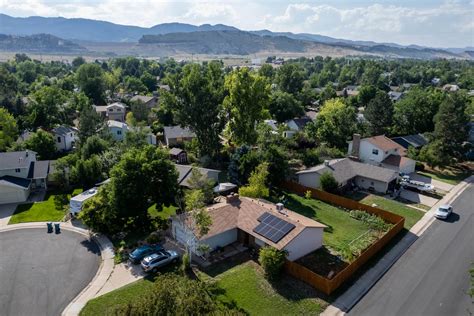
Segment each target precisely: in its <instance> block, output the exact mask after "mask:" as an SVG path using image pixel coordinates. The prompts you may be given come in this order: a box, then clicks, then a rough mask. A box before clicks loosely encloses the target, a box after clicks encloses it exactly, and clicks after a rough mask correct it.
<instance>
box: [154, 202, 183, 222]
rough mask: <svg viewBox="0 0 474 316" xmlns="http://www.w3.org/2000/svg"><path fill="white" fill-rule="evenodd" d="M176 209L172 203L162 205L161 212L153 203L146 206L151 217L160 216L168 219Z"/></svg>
mask: <svg viewBox="0 0 474 316" xmlns="http://www.w3.org/2000/svg"><path fill="white" fill-rule="evenodd" d="M176 209H177V207H176V206H174V205H170V206H163V210H162V211H161V212H158V211H157V210H156V204H153V205H152V206H150V207H149V208H148V214H150V216H151V217H152V218H155V217H161V218H162V219H168V218H170V216H172V215H175V214H176Z"/></svg>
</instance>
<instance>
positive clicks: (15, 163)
mask: <svg viewBox="0 0 474 316" xmlns="http://www.w3.org/2000/svg"><path fill="white" fill-rule="evenodd" d="M54 162H55V161H51V160H39V161H37V160H36V153H35V152H33V151H30V150H25V151H14V152H6V153H0V179H1V180H0V181H1V183H0V203H18V202H24V201H26V200H27V199H28V196H29V194H30V191H31V190H33V189H46V188H47V186H48V182H49V180H50V178H51V174H52V172H53V166H54Z"/></svg>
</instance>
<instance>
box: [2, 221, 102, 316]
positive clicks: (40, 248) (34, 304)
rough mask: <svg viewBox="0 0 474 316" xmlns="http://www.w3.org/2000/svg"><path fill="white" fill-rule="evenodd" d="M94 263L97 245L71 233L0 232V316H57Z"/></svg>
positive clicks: (95, 266) (90, 273)
mask: <svg viewBox="0 0 474 316" xmlns="http://www.w3.org/2000/svg"><path fill="white" fill-rule="evenodd" d="M99 264H100V251H99V249H98V247H97V245H96V244H95V243H94V242H91V241H89V240H88V239H86V238H85V237H84V236H83V235H80V234H78V233H75V232H70V231H67V230H62V232H61V234H58V235H57V234H54V233H53V234H47V233H46V226H45V227H44V228H42V229H37V228H29V229H18V230H11V231H5V232H0V285H1V286H0V315H2V316H3V315H5V316H8V315H12V316H16V315H35V316H42V315H48V316H50V315H51V316H54V315H60V314H61V312H62V311H63V309H64V308H65V307H66V305H67V304H68V303H69V302H70V301H71V300H72V299H73V298H75V297H76V295H77V294H79V292H81V290H82V289H83V288H84V287H86V285H88V284H89V282H90V281H91V280H92V278H93V277H94V276H95V274H96V272H97V269H98V268H99Z"/></svg>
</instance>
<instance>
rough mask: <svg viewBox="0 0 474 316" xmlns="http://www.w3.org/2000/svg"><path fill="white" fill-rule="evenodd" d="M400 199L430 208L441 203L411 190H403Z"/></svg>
mask: <svg viewBox="0 0 474 316" xmlns="http://www.w3.org/2000/svg"><path fill="white" fill-rule="evenodd" d="M400 197H401V198H403V199H405V200H407V201H410V202H413V203H419V204H423V205H426V206H429V207H433V206H434V205H435V204H436V203H438V201H439V200H438V199H435V198H433V197H431V196H427V195H424V194H421V193H418V192H414V191H410V190H401V191H400Z"/></svg>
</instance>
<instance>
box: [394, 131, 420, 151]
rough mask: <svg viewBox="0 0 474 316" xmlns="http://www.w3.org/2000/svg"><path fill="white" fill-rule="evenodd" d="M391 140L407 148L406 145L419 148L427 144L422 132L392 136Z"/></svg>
mask: <svg viewBox="0 0 474 316" xmlns="http://www.w3.org/2000/svg"><path fill="white" fill-rule="evenodd" d="M392 140H393V141H394V142H396V143H398V144H399V145H401V146H403V148H405V149H408V147H410V146H412V147H414V148H421V147H423V146H425V145H426V144H428V140H427V139H426V137H425V136H423V135H422V134H415V135H406V136H397V137H392Z"/></svg>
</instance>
